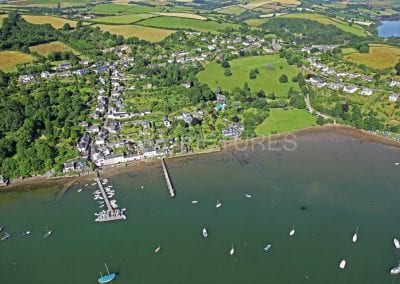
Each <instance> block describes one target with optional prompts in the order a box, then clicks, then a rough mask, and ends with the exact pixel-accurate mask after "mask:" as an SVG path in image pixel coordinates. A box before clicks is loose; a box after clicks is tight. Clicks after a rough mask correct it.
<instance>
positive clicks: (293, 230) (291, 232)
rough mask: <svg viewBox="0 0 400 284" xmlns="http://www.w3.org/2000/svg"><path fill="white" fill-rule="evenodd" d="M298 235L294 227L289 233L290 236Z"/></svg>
mask: <svg viewBox="0 0 400 284" xmlns="http://www.w3.org/2000/svg"><path fill="white" fill-rule="evenodd" d="M295 233H296V230H295V229H294V225H293V227H292V230H291V231H290V232H289V236H293V235H294V234H295Z"/></svg>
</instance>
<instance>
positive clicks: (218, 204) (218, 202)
mask: <svg viewBox="0 0 400 284" xmlns="http://www.w3.org/2000/svg"><path fill="white" fill-rule="evenodd" d="M221 206H222V203H221V201H219V200H217V205H215V207H216V208H220V207H221Z"/></svg>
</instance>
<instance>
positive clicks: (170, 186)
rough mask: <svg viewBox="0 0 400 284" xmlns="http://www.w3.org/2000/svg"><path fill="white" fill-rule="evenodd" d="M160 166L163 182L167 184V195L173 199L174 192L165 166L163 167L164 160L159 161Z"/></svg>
mask: <svg viewBox="0 0 400 284" xmlns="http://www.w3.org/2000/svg"><path fill="white" fill-rule="evenodd" d="M161 165H162V168H163V171H164V176H165V181H166V183H167V187H168V191H169V195H170V196H171V197H175V190H174V187H173V186H172V182H171V179H170V177H169V174H168V170H167V166H166V165H165V161H164V159H161Z"/></svg>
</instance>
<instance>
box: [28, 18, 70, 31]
mask: <svg viewBox="0 0 400 284" xmlns="http://www.w3.org/2000/svg"><path fill="white" fill-rule="evenodd" d="M22 18H24V19H25V20H26V21H27V22H29V23H32V24H35V25H43V24H50V25H52V26H53V27H54V28H55V29H61V28H62V27H63V26H64V25H65V24H66V23H68V24H69V25H70V26H71V27H76V22H75V21H71V20H67V19H63V18H57V17H52V16H32V15H23V16H22Z"/></svg>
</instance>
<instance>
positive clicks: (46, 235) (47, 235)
mask: <svg viewBox="0 0 400 284" xmlns="http://www.w3.org/2000/svg"><path fill="white" fill-rule="evenodd" d="M46 231H47V232H46V234H44V235H43V238H44V239H47V238H48V237H50V235H51V234H52V233H53V231H51V230H49V228H47V226H46Z"/></svg>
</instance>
